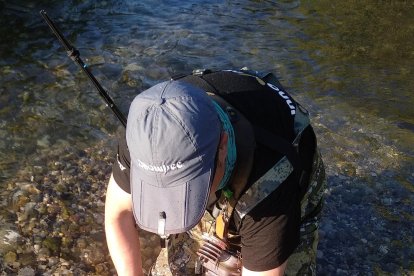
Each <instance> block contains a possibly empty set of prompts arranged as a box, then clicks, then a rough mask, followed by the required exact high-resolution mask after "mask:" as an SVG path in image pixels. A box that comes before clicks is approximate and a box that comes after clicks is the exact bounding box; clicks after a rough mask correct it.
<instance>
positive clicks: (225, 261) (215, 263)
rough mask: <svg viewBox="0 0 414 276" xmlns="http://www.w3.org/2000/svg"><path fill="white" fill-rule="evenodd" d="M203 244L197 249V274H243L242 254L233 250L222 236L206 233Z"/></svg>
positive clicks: (220, 275)
mask: <svg viewBox="0 0 414 276" xmlns="http://www.w3.org/2000/svg"><path fill="white" fill-rule="evenodd" d="M202 239H203V245H202V246H201V247H200V248H199V250H198V251H197V255H198V256H199V257H198V259H197V261H196V266H195V274H196V275H205V276H241V269H242V261H241V256H240V254H237V253H235V252H231V251H230V250H229V245H228V244H227V243H226V242H225V241H223V240H221V239H220V238H218V237H216V236H212V235H208V234H207V233H204V234H203V236H202Z"/></svg>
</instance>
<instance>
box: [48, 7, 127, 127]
mask: <svg viewBox="0 0 414 276" xmlns="http://www.w3.org/2000/svg"><path fill="white" fill-rule="evenodd" d="M40 14H41V15H42V17H43V19H44V20H45V21H46V23H47V25H49V27H50V29H51V30H52V32H53V33H54V34H55V35H56V37H57V38H58V40H59V41H60V43H61V44H62V45H63V47H64V48H65V49H66V53H67V54H68V56H69V57H70V58H71V59H72V60H73V61H74V62H76V63H77V64H78V65H79V66H80V68H81V69H82V71H83V72H85V73H86V75H87V76H88V78H89V79H90V80H91V81H92V82H93V84H94V85H95V87H96V89H98V91H99V94H100V95H101V96H102V98H103V99H104V100H105V102H106V104H107V105H108V106H109V107H110V108H111V109H112V111H113V112H114V113H115V115H116V117H118V119H119V120H120V121H121V123H122V124H123V125H124V127H125V126H126V121H127V120H126V118H125V116H124V114H122V112H121V111H120V110H119V108H118V107H117V106H116V105H115V103H114V101H113V100H112V99H111V97H110V96H109V95H108V93H107V92H106V91H105V89H103V87H102V86H101V85H100V84H99V82H98V81H97V80H96V79H95V77H94V76H93V75H92V73H91V71H90V70H89V67H88V65H86V64H85V63H84V62H83V61H82V59H81V58H80V53H79V51H78V50H77V49H76V48H75V47H73V46H72V45H71V44H70V43H69V42H68V41H67V40H66V39H65V37H64V36H63V35H62V33H61V32H60V31H59V30H58V28H57V27H56V25H55V24H54V23H53V21H52V20H51V19H50V18H49V16H48V15H47V13H46V12H45V11H44V10H41V11H40Z"/></svg>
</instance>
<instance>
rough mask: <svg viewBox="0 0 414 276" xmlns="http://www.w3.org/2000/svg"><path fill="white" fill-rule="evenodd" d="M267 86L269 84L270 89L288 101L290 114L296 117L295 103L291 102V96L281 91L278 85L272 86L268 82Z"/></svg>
mask: <svg viewBox="0 0 414 276" xmlns="http://www.w3.org/2000/svg"><path fill="white" fill-rule="evenodd" d="M266 84H267V86H269V87H270V88H272V89H273V90H275V91H276V92H277V93H278V94H279V96H280V97H282V98H283V99H284V100H285V101H286V103H287V105H288V106H289V108H290V114H291V115H295V114H296V107H295V105H294V104H293V102H292V101H291V100H290V98H289V96H288V95H287V94H286V93H285V92H284V91H282V90H280V89H279V87H277V86H276V85H274V84H271V83H270V82H268V83H266Z"/></svg>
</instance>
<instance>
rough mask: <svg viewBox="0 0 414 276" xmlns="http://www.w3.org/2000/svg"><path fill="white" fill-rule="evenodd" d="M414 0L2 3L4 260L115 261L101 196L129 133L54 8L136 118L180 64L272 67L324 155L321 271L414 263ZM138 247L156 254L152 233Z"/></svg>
mask: <svg viewBox="0 0 414 276" xmlns="http://www.w3.org/2000/svg"><path fill="white" fill-rule="evenodd" d="M413 5H414V4H413V3H411V2H410V1H391V2H378V1H373V0H365V1H351V2H350V1H325V0H324V1H322V0H320V1H225V2H224V3H223V2H222V1H210V2H209V3H203V2H200V1H186V2H182V1H169V3H168V4H167V3H164V2H163V1H140V2H139V3H138V2H136V1H101V2H99V3H98V2H96V1H14V2H13V3H11V1H0V11H1V14H2V17H1V18H0V35H1V39H0V57H1V59H0V82H1V86H0V138H1V139H0V171H1V175H0V187H1V188H2V191H1V193H0V197H1V201H0V202H1V205H0V206H1V208H0V210H1V211H0V222H2V223H3V224H4V225H3V226H2V227H1V228H0V234H1V235H7V236H8V237H9V236H10V237H14V239H13V241H14V243H15V246H10V245H5V244H0V258H2V260H3V262H0V269H1V270H3V271H7V272H10V273H16V272H17V271H19V270H22V269H26V270H25V271H28V270H30V269H32V270H34V269H36V272H38V273H45V272H47V271H48V272H51V271H54V272H55V273H66V272H67V271H68V270H71V269H72V271H73V272H74V273H75V274H76V273H77V274H85V273H96V274H99V275H105V274H111V273H112V272H113V267H112V264H111V262H110V258H109V256H108V253H107V249H106V245H105V236H104V233H103V225H102V224H103V222H102V218H103V200H104V191H105V189H104V187H105V185H106V182H107V177H108V176H109V174H110V170H111V167H110V164H111V162H112V160H113V151H114V144H115V142H116V141H115V140H116V139H115V138H114V137H115V136H116V135H117V134H118V133H120V132H121V129H120V126H119V124H118V122H117V120H116V118H115V117H114V116H113V115H112V114H111V112H110V110H109V109H108V108H107V107H105V105H104V104H103V101H102V100H101V99H100V98H99V96H98V94H97V92H96V91H95V90H94V88H93V87H91V85H90V83H89V82H88V80H87V78H86V77H85V76H83V75H82V74H81V73H80V72H79V69H78V68H77V67H76V65H75V64H73V63H72V61H71V60H70V59H69V58H67V57H66V56H65V53H64V52H63V50H62V48H61V47H60V45H59V44H58V43H57V41H56V39H55V37H54V36H53V35H52V33H51V32H50V30H49V29H48V27H47V26H46V25H45V23H44V22H43V21H42V19H41V17H40V15H39V10H40V9H43V8H45V9H46V10H47V12H48V13H49V15H50V16H51V17H52V18H53V19H54V20H55V21H56V23H57V24H58V26H59V28H60V29H61V30H62V31H63V32H64V33H65V34H66V36H67V37H68V39H69V40H70V41H71V42H72V43H73V44H74V45H75V46H77V47H78V48H79V50H80V51H81V55H82V57H84V58H85V61H86V62H87V63H88V64H89V65H90V66H91V68H92V69H93V72H94V74H95V76H96V77H97V78H98V79H99V81H100V82H101V83H102V84H103V86H104V87H105V88H106V89H107V90H108V91H109V92H110V94H111V96H112V97H113V98H114V100H115V102H116V103H117V104H118V105H119V106H120V108H121V110H122V111H123V112H124V113H125V114H126V113H127V109H128V104H129V102H130V101H131V100H132V98H133V97H134V96H135V94H136V93H137V91H141V90H142V89H144V88H147V87H149V86H150V85H153V84H155V83H156V82H158V81H160V80H165V79H167V78H168V77H169V75H170V74H175V73H188V72H191V70H192V69H194V68H200V67H210V68H239V67H242V66H249V67H250V68H252V69H258V70H269V69H270V70H272V71H274V72H275V73H277V74H278V76H279V77H280V79H281V82H282V83H283V85H284V86H285V87H287V89H288V91H290V92H291V93H292V94H293V95H294V97H295V98H297V99H298V100H299V101H300V102H302V103H303V104H304V106H306V107H307V108H308V109H309V110H310V111H311V114H312V120H313V124H314V126H315V129H316V131H317V134H318V137H319V144H320V147H321V150H322V153H323V156H324V161H325V164H326V166H327V173H328V182H329V183H328V184H329V185H328V189H327V194H326V201H327V204H326V207H325V210H324V216H323V219H322V221H321V241H320V245H319V251H318V263H319V265H318V274H320V275H338V274H342V275H345V274H347V275H349V274H352V275H373V274H403V275H404V274H409V273H412V271H414V264H413V260H414V241H413V240H412V239H413V237H412V229H413V225H414V218H413V215H412V214H413V213H414V210H413V206H412V202H413V200H414V198H413V197H414V191H413V186H414V184H413V183H414V175H413V173H412V172H413V171H414V168H413V164H414V151H413V148H412V145H413V144H414V134H413V132H414V128H413V125H414V121H413V118H414V113H413V112H414V111H413V109H412V105H413V102H414V100H413V97H414V96H413V94H412V91H413V90H414V82H413V78H411V75H412V73H413V70H414V68H413V64H414V56H413V53H414V50H413V45H414V41H413V39H414V22H413V21H412V18H414V15H413V13H414V9H413ZM154 6H156V7H157V8H154ZM213 19H214V20H213ZM247 19H248V20H247ZM5 233H6V234H5ZM1 235H0V236H1ZM142 242H143V244H144V243H145V244H147V245H146V248H145V250H146V251H145V252H146V253H145V254H147V253H148V254H149V255H151V254H152V253H153V251H154V248H155V247H154V244H155V243H156V241H155V240H151V238H148V241H147V240H145V241H142ZM94 252H100V254H93V253H94ZM59 258H61V259H59ZM6 261H7V262H6ZM149 264H150V263H148V262H147V263H146V265H147V266H148V265H149ZM22 273H23V272H22Z"/></svg>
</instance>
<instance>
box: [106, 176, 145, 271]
mask: <svg viewBox="0 0 414 276" xmlns="http://www.w3.org/2000/svg"><path fill="white" fill-rule="evenodd" d="M105 233H106V240H107V244H108V248H109V252H110V254H111V258H112V261H113V262H114V265H115V268H116V270H117V272H118V275H122V276H125V275H144V274H143V272H142V260H141V251H140V245H139V236H138V231H137V229H136V228H135V220H134V216H133V214H132V199H131V194H129V193H127V192H125V191H124V190H122V189H121V188H120V187H119V186H118V184H117V183H116V181H115V180H114V177H113V175H111V178H110V180H109V184H108V189H107V191H106V202H105Z"/></svg>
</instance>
